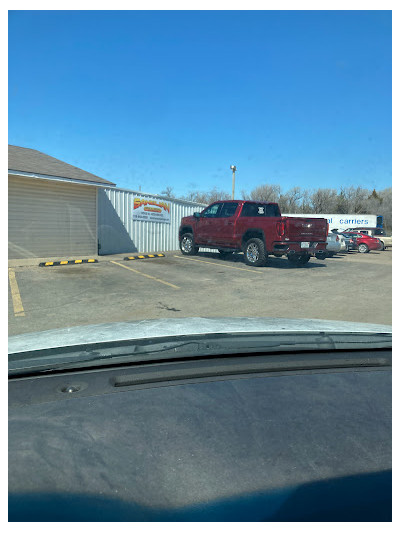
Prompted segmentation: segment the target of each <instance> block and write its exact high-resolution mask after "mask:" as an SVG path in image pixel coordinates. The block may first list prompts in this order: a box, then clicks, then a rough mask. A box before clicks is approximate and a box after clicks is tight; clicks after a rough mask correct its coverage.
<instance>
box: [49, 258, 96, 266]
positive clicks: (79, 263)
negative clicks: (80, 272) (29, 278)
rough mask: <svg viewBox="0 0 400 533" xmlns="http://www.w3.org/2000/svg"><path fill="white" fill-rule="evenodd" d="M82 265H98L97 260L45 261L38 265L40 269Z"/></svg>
mask: <svg viewBox="0 0 400 533" xmlns="http://www.w3.org/2000/svg"><path fill="white" fill-rule="evenodd" d="M82 263H98V260H97V259H75V260H73V261H47V262H46V263H39V266H40V267H50V266H61V265H81V264H82Z"/></svg>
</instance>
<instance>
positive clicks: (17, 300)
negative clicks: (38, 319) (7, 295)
mask: <svg viewBox="0 0 400 533" xmlns="http://www.w3.org/2000/svg"><path fill="white" fill-rule="evenodd" d="M8 277H9V280H10V288H11V297H12V301H13V307H14V315H15V316H25V312H24V307H23V305H22V300H21V295H20V293H19V288H18V283H17V279H16V277H15V272H14V270H13V269H12V268H9V269H8Z"/></svg>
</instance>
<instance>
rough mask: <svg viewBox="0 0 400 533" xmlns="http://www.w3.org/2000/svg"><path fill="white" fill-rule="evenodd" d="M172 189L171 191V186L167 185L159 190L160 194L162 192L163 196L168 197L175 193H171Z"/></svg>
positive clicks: (172, 196)
mask: <svg viewBox="0 0 400 533" xmlns="http://www.w3.org/2000/svg"><path fill="white" fill-rule="evenodd" d="M172 191H173V188H172V187H170V186H168V187H165V189H164V190H163V191H161V193H160V194H162V195H163V196H167V197H168V198H175V195H174V194H172Z"/></svg>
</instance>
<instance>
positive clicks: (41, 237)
mask: <svg viewBox="0 0 400 533" xmlns="http://www.w3.org/2000/svg"><path fill="white" fill-rule="evenodd" d="M113 185H114V184H113V183H112V182H110V181H107V180H104V179H102V178H99V177H98V176H95V175H94V174H90V173H89V172H85V171H84V170H81V169H80V168H77V167H74V166H72V165H69V164H67V163H64V162H63V161H60V160H58V159H55V158H54V157H50V156H48V155H46V154H43V153H42V152H38V151H37V150H32V149H30V148H21V147H19V146H11V145H9V146H8V257H9V259H19V258H29V257H60V256H72V255H78V256H79V255H92V254H95V255H96V254H97V244H98V237H97V200H98V196H97V191H98V189H99V188H102V187H104V186H107V187H110V186H113Z"/></svg>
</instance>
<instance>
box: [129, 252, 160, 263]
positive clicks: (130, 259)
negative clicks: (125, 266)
mask: <svg viewBox="0 0 400 533" xmlns="http://www.w3.org/2000/svg"><path fill="white" fill-rule="evenodd" d="M156 257H165V255H164V254H146V255H145V254H143V255H135V256H129V257H124V261H134V260H135V259H155V258H156Z"/></svg>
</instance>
